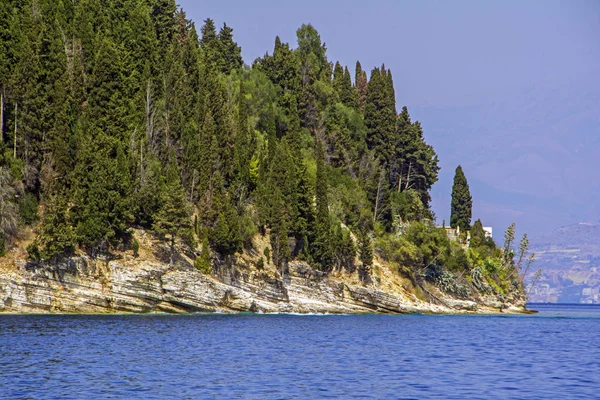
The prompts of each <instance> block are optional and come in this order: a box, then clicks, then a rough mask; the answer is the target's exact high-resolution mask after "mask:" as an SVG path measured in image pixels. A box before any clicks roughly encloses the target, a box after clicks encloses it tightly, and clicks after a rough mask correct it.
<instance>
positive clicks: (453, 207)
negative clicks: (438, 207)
mask: <svg viewBox="0 0 600 400" xmlns="http://www.w3.org/2000/svg"><path fill="white" fill-rule="evenodd" d="M472 206H473V199H472V198H471V192H470V191H469V184H468V183H467V178H466V177H465V174H464V173H463V170H462V167H461V166H460V165H459V166H458V167H456V172H455V174H454V184H453V185H452V202H451V204H450V226H451V227H452V228H456V227H460V229H461V230H462V231H467V230H469V228H470V224H471V208H472Z"/></svg>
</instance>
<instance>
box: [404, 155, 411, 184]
mask: <svg viewBox="0 0 600 400" xmlns="http://www.w3.org/2000/svg"><path fill="white" fill-rule="evenodd" d="M411 168H412V161H411V162H409V163H408V174H406V186H405V187H404V190H407V189H408V184H409V182H410V169H411Z"/></svg>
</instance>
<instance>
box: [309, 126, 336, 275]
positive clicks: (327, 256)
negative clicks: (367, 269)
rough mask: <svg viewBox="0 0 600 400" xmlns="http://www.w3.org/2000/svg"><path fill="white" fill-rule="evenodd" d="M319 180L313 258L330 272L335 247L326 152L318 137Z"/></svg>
mask: <svg viewBox="0 0 600 400" xmlns="http://www.w3.org/2000/svg"><path fill="white" fill-rule="evenodd" d="M316 142H317V146H316V154H315V158H316V160H317V180H316V190H315V192H316V203H317V212H316V216H315V217H316V218H315V231H314V240H313V242H312V246H313V247H312V252H311V253H312V258H313V262H314V264H315V266H316V267H317V268H318V269H319V270H321V271H323V272H329V271H330V270H331V268H332V267H333V249H332V247H331V234H332V232H331V220H330V218H329V201H328V200H327V186H328V185H327V173H326V170H325V168H326V167H325V153H324V151H323V144H322V143H321V140H320V139H319V138H317V139H316Z"/></svg>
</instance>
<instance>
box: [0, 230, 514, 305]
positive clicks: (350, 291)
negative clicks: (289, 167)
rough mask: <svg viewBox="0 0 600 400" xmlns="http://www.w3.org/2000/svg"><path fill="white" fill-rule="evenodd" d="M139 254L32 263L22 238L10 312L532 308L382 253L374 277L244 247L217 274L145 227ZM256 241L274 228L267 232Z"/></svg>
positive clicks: (3, 291)
mask: <svg viewBox="0 0 600 400" xmlns="http://www.w3.org/2000/svg"><path fill="white" fill-rule="evenodd" d="M135 234H136V237H137V238H138V240H139V242H140V243H141V248H140V251H139V255H138V256H137V257H134V256H133V254H132V252H131V251H123V252H118V253H115V254H112V255H111V256H110V257H107V256H104V257H96V258H91V257H90V256H88V255H85V254H78V255H76V256H73V257H70V258H68V259H64V260H61V261H55V262H53V263H30V262H26V261H25V259H26V258H25V254H24V252H23V250H21V249H20V248H15V249H13V250H11V251H10V252H9V253H8V254H7V256H6V257H4V258H3V259H2V263H1V264H0V312H11V313H115V312H132V313H147V312H169V313H180V312H246V311H251V312H264V313H334V314H350V313H482V314H483V313H499V312H508V313H523V312H526V309H525V298H524V296H522V295H520V294H519V293H516V294H515V295H513V297H509V298H507V297H504V298H499V297H498V296H495V295H489V294H488V295H482V294H477V295H476V296H472V298H468V299H459V298H454V297H452V296H449V295H447V294H444V293H441V292H440V291H439V290H437V288H436V287H434V286H432V285H427V286H422V285H420V284H419V285H415V283H414V282H412V281H411V280H410V279H408V278H407V277H403V276H402V275H401V274H400V273H398V271H397V268H395V267H394V266H391V265H386V264H385V263H381V262H377V261H376V262H375V265H374V266H373V268H372V270H371V271H370V273H369V275H368V276H367V277H364V276H362V277H361V276H360V274H359V271H352V272H349V271H346V270H341V271H333V272H332V273H330V274H328V275H327V276H322V274H320V273H319V272H318V271H314V270H313V269H311V268H310V267H309V266H308V265H307V264H306V263H303V262H291V263H290V264H289V265H288V268H287V270H285V271H283V274H282V271H279V270H277V269H276V268H275V266H274V265H272V264H268V263H266V264H265V265H264V266H262V267H261V268H258V267H257V264H258V265H260V263H258V260H259V258H260V257H259V256H258V254H256V253H255V252H253V251H248V252H244V253H243V254H242V255H240V256H236V257H235V258H231V259H228V260H215V262H214V263H213V267H212V268H213V271H212V273H211V274H203V273H201V272H200V271H198V270H197V269H196V268H194V266H193V260H192V258H191V257H193V256H194V255H193V254H188V253H186V252H185V251H183V249H179V250H181V251H178V252H177V254H176V255H175V257H174V258H173V260H171V257H170V250H169V248H168V246H166V245H165V244H163V243H161V242H159V241H157V240H155V239H154V238H153V237H151V236H150V235H149V234H148V233H146V232H144V231H136V233H135ZM256 240H257V241H258V242H257V243H255V244H256V246H255V248H262V247H260V246H263V245H264V243H263V242H260V241H261V240H263V241H264V238H260V237H257V239H256Z"/></svg>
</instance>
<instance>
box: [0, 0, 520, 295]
mask: <svg viewBox="0 0 600 400" xmlns="http://www.w3.org/2000/svg"><path fill="white" fill-rule="evenodd" d="M296 35H297V43H295V44H293V45H290V44H288V43H282V42H281V40H280V39H279V38H275V40H274V42H275V44H274V48H273V49H272V50H271V51H270V52H268V53H266V54H265V55H264V57H261V58H258V59H256V60H254V61H253V63H252V65H251V66H248V65H245V64H244V62H243V60H242V57H241V49H240V47H239V46H238V45H237V43H236V42H235V38H234V35H233V29H232V28H231V27H229V26H227V25H226V24H224V25H223V26H222V27H217V26H215V23H214V21H212V20H211V19H206V20H205V21H203V24H202V26H201V27H200V29H199V31H198V30H197V29H196V26H195V25H194V23H193V22H192V21H190V20H189V19H187V18H186V15H185V12H184V11H183V10H181V9H178V7H177V6H176V3H175V1H174V0H132V1H128V2H123V1H119V0H78V1H61V0H5V1H3V2H2V5H1V6H0V96H1V101H0V102H1V108H0V110H1V121H0V127H1V133H2V138H1V139H2V140H1V144H0V146H1V148H0V153H1V156H0V157H1V159H0V208H1V209H0V218H1V220H0V228H1V236H0V242H2V243H0V245H1V246H0V247H1V248H2V252H4V250H5V249H8V248H10V246H11V244H12V243H13V242H14V240H15V238H16V237H18V234H19V231H20V230H21V229H22V228H23V227H29V228H30V229H32V230H33V232H34V233H35V240H34V241H33V242H32V243H31V244H30V245H29V247H28V252H29V257H30V260H32V261H38V260H47V259H53V258H55V257H62V256H67V255H70V254H73V253H74V252H75V251H79V250H82V251H86V252H88V253H89V254H91V255H97V254H102V253H108V252H111V251H119V250H123V249H131V248H134V247H135V246H136V243H135V239H133V238H132V234H131V232H132V229H133V228H141V229H146V230H148V231H151V232H153V233H154V234H155V235H157V236H158V237H161V238H163V239H164V240H165V241H167V242H168V243H170V245H171V246H172V247H174V246H175V243H176V242H182V243H187V245H189V246H190V247H193V248H197V249H201V250H199V251H198V253H197V254H198V257H197V266H198V268H201V269H203V270H207V271H209V267H210V263H211V259H213V258H214V257H219V258H222V259H227V258H228V257H231V256H233V255H234V254H235V253H239V252H242V251H243V250H244V248H248V247H249V246H251V240H252V238H253V237H254V236H255V235H257V234H260V235H264V236H267V237H268V238H269V241H270V245H271V249H272V250H271V251H272V253H271V254H270V260H272V262H273V263H274V264H275V265H277V266H278V267H281V268H285V266H286V265H287V263H288V262H289V261H290V260H293V259H298V260H303V261H306V262H307V263H309V264H310V265H311V266H313V268H315V269H316V270H319V271H321V272H323V273H325V274H326V273H328V272H330V271H331V270H333V269H344V268H345V269H347V270H349V271H352V270H354V269H355V268H356V267H355V263H357V262H356V260H359V261H360V262H358V263H357V264H358V265H357V266H358V267H359V268H362V269H365V270H366V269H368V267H369V265H371V264H372V262H373V261H372V260H373V251H374V245H375V250H376V252H377V254H379V255H380V256H381V257H382V258H383V259H386V260H390V261H395V262H398V263H399V264H400V265H402V266H404V267H406V268H408V269H412V270H413V271H417V270H419V269H420V268H422V267H427V268H429V269H428V272H427V273H428V274H430V275H431V274H433V276H434V278H436V279H442V278H441V277H443V276H444V273H446V272H443V271H455V272H456V271H460V270H465V271H474V270H475V269H477V268H474V267H477V265H478V264H479V266H480V267H481V268H480V269H481V271H483V272H484V274H485V273H488V275H489V276H492V275H493V276H495V277H500V279H496V281H497V282H499V283H502V284H504V283H505V282H504V280H506V279H505V278H507V277H512V278H513V279H514V278H516V276H515V275H514V271H513V269H514V263H513V262H512V261H511V263H512V264H511V265H513V266H512V267H511V268H513V269H510V268H504V267H506V265H508V264H506V265H505V264H504V263H503V261H502V260H503V258H506V257H507V254H508V253H509V251H505V252H504V253H502V251H501V249H497V248H496V246H495V244H494V243H493V241H490V240H485V236H484V233H483V231H482V230H481V223H480V222H479V223H478V225H477V224H476V225H477V228H476V229H474V232H473V237H474V238H475V240H476V242H477V244H476V245H475V246H471V247H472V248H473V249H468V250H465V249H464V246H460V245H458V244H457V243H454V242H452V241H450V240H449V239H448V237H447V235H446V233H445V231H444V230H442V229H438V228H436V227H435V225H434V223H433V222H432V221H435V216H434V215H433V213H432V211H431V208H430V200H431V198H430V189H431V187H432V185H433V184H434V183H435V182H436V181H437V178H438V171H439V167H438V158H437V155H436V153H435V151H434V149H433V148H432V147H431V146H430V145H428V144H427V143H426V141H425V139H424V134H423V129H422V127H421V125H420V123H419V122H418V121H413V120H412V119H411V116H410V114H409V111H408V109H407V108H406V107H402V108H401V109H400V111H398V108H399V107H398V106H397V105H396V100H395V99H396V97H395V89H394V82H393V77H392V72H391V71H390V70H389V69H387V68H386V67H385V66H384V65H381V67H376V68H373V69H372V70H371V71H370V73H368V74H367V71H365V70H363V68H362V66H361V64H360V62H357V63H356V65H355V68H354V71H355V73H354V77H352V76H351V73H350V70H349V68H348V67H347V66H343V65H340V63H338V62H334V61H333V60H329V59H328V58H327V48H326V46H325V44H324V42H323V41H322V40H321V37H320V36H319V33H318V32H317V31H316V30H315V28H314V27H312V26H311V25H302V26H301V27H300V28H299V29H298V30H297V32H296ZM460 173H461V174H462V170H461V172H460ZM463 178H464V175H463ZM464 183H465V184H466V179H465V180H464ZM466 190H467V192H466V193H467V194H468V187H467V189H466ZM463 192H464V190H463ZM468 200H469V204H468V210H466V211H465V210H464V207H463V211H461V212H462V213H463V214H465V215H466V214H468V215H467V217H468V218H467V217H464V218H463V217H460V218H459V219H456V221H455V219H453V220H452V221H451V222H452V225H453V226H455V225H456V222H457V221H458V223H460V225H461V226H462V227H463V228H466V229H467V230H468V229H469V228H470V227H469V224H470V218H471V215H470V214H471V210H470V194H468ZM453 201H454V200H453ZM461 218H462V219H461ZM513 239H514V238H513ZM511 243H512V241H511ZM511 243H509V245H510V244H511ZM477 249H478V250H477ZM508 249H509V247H507V250H508ZM259 250H260V251H262V249H259ZM502 254H504V255H502ZM267 258H269V257H267ZM511 260H512V255H511ZM505 261H506V260H505ZM506 262H508V261H506ZM488 264H489V265H491V266H489V265H488ZM486 265H487V266H486ZM432 266H433V267H432ZM430 267H431V268H430ZM503 268H504V269H503ZM440 271H442V272H440ZM481 271H480V273H481ZM490 271H493V273H492V272H490ZM511 271H512V272H511ZM447 273H450V272H447ZM494 274H495V275H494ZM476 275H477V273H475V272H472V273H471V276H472V279H471V278H470V281H471V282H475V283H474V284H476V278H477V277H476ZM479 279H481V277H479ZM507 287H508V286H507ZM454 289H455V290H456V291H459V290H460V288H454Z"/></svg>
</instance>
